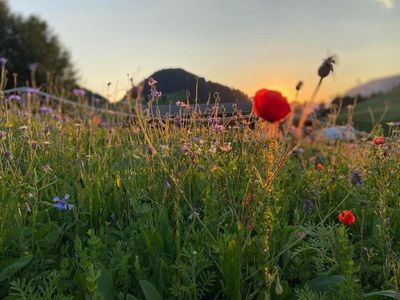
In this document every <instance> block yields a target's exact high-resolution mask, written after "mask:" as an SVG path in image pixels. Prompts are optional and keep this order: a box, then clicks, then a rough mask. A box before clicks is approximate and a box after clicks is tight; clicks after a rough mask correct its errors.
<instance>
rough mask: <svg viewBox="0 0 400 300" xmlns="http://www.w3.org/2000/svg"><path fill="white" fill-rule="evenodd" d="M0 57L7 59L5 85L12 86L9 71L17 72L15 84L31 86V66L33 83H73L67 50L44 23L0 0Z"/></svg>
mask: <svg viewBox="0 0 400 300" xmlns="http://www.w3.org/2000/svg"><path fill="white" fill-rule="evenodd" d="M0 57H4V58H6V59H7V64H6V68H7V70H8V84H7V87H11V86H13V85H14V80H13V78H12V74H17V85H26V84H27V83H28V84H30V85H31V84H32V81H31V70H30V69H32V68H34V69H36V71H35V74H36V75H35V78H36V84H37V85H43V84H45V83H50V82H52V84H54V83H57V82H58V83H62V86H65V87H72V86H73V85H75V82H76V75H75V71H74V68H73V66H72V64H71V61H70V56H69V53H68V52H67V51H66V50H65V49H64V48H63V47H62V45H61V44H60V42H59V40H58V38H57V36H56V35H54V34H52V33H51V31H50V30H49V27H48V25H47V23H46V22H45V21H43V20H41V19H39V18H38V17H36V16H29V17H27V18H23V17H22V16H19V15H16V14H14V13H12V12H10V10H9V8H8V6H7V3H6V2H5V1H4V0H0Z"/></svg>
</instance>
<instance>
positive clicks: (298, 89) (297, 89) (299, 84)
mask: <svg viewBox="0 0 400 300" xmlns="http://www.w3.org/2000/svg"><path fill="white" fill-rule="evenodd" d="M303 84H304V83H303V81H301V80H300V81H299V82H298V83H297V85H296V91H300V90H301V88H302V87H303Z"/></svg>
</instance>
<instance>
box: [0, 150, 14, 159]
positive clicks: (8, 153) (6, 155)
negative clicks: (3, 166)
mask: <svg viewBox="0 0 400 300" xmlns="http://www.w3.org/2000/svg"><path fill="white" fill-rule="evenodd" d="M3 157H4V158H5V159H6V160H12V159H13V158H14V156H13V154H12V152H10V151H4V152H3Z"/></svg>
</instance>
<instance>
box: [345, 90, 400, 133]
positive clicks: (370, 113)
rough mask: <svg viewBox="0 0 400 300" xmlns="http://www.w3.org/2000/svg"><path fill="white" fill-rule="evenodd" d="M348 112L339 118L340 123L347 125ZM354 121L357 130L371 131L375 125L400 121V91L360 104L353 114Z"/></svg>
mask: <svg viewBox="0 0 400 300" xmlns="http://www.w3.org/2000/svg"><path fill="white" fill-rule="evenodd" d="M347 114H348V113H347V110H344V111H342V113H341V114H340V115H339V116H338V122H339V123H346V121H347ZM352 121H353V122H354V126H355V128H356V129H359V130H364V131H370V130H371V129H372V128H373V127H374V123H379V121H381V123H382V124H385V123H387V122H398V121H400V89H395V90H394V91H392V92H389V93H385V94H382V95H378V96H376V97H373V98H371V99H369V100H367V101H364V102H361V103H358V104H357V105H356V107H355V109H354V112H353V118H352Z"/></svg>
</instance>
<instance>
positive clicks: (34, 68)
mask: <svg viewBox="0 0 400 300" xmlns="http://www.w3.org/2000/svg"><path fill="white" fill-rule="evenodd" d="M38 67H39V63H37V62H35V63H31V64H29V65H28V69H29V70H30V71H32V72H34V71H36V70H37V68H38Z"/></svg>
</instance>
